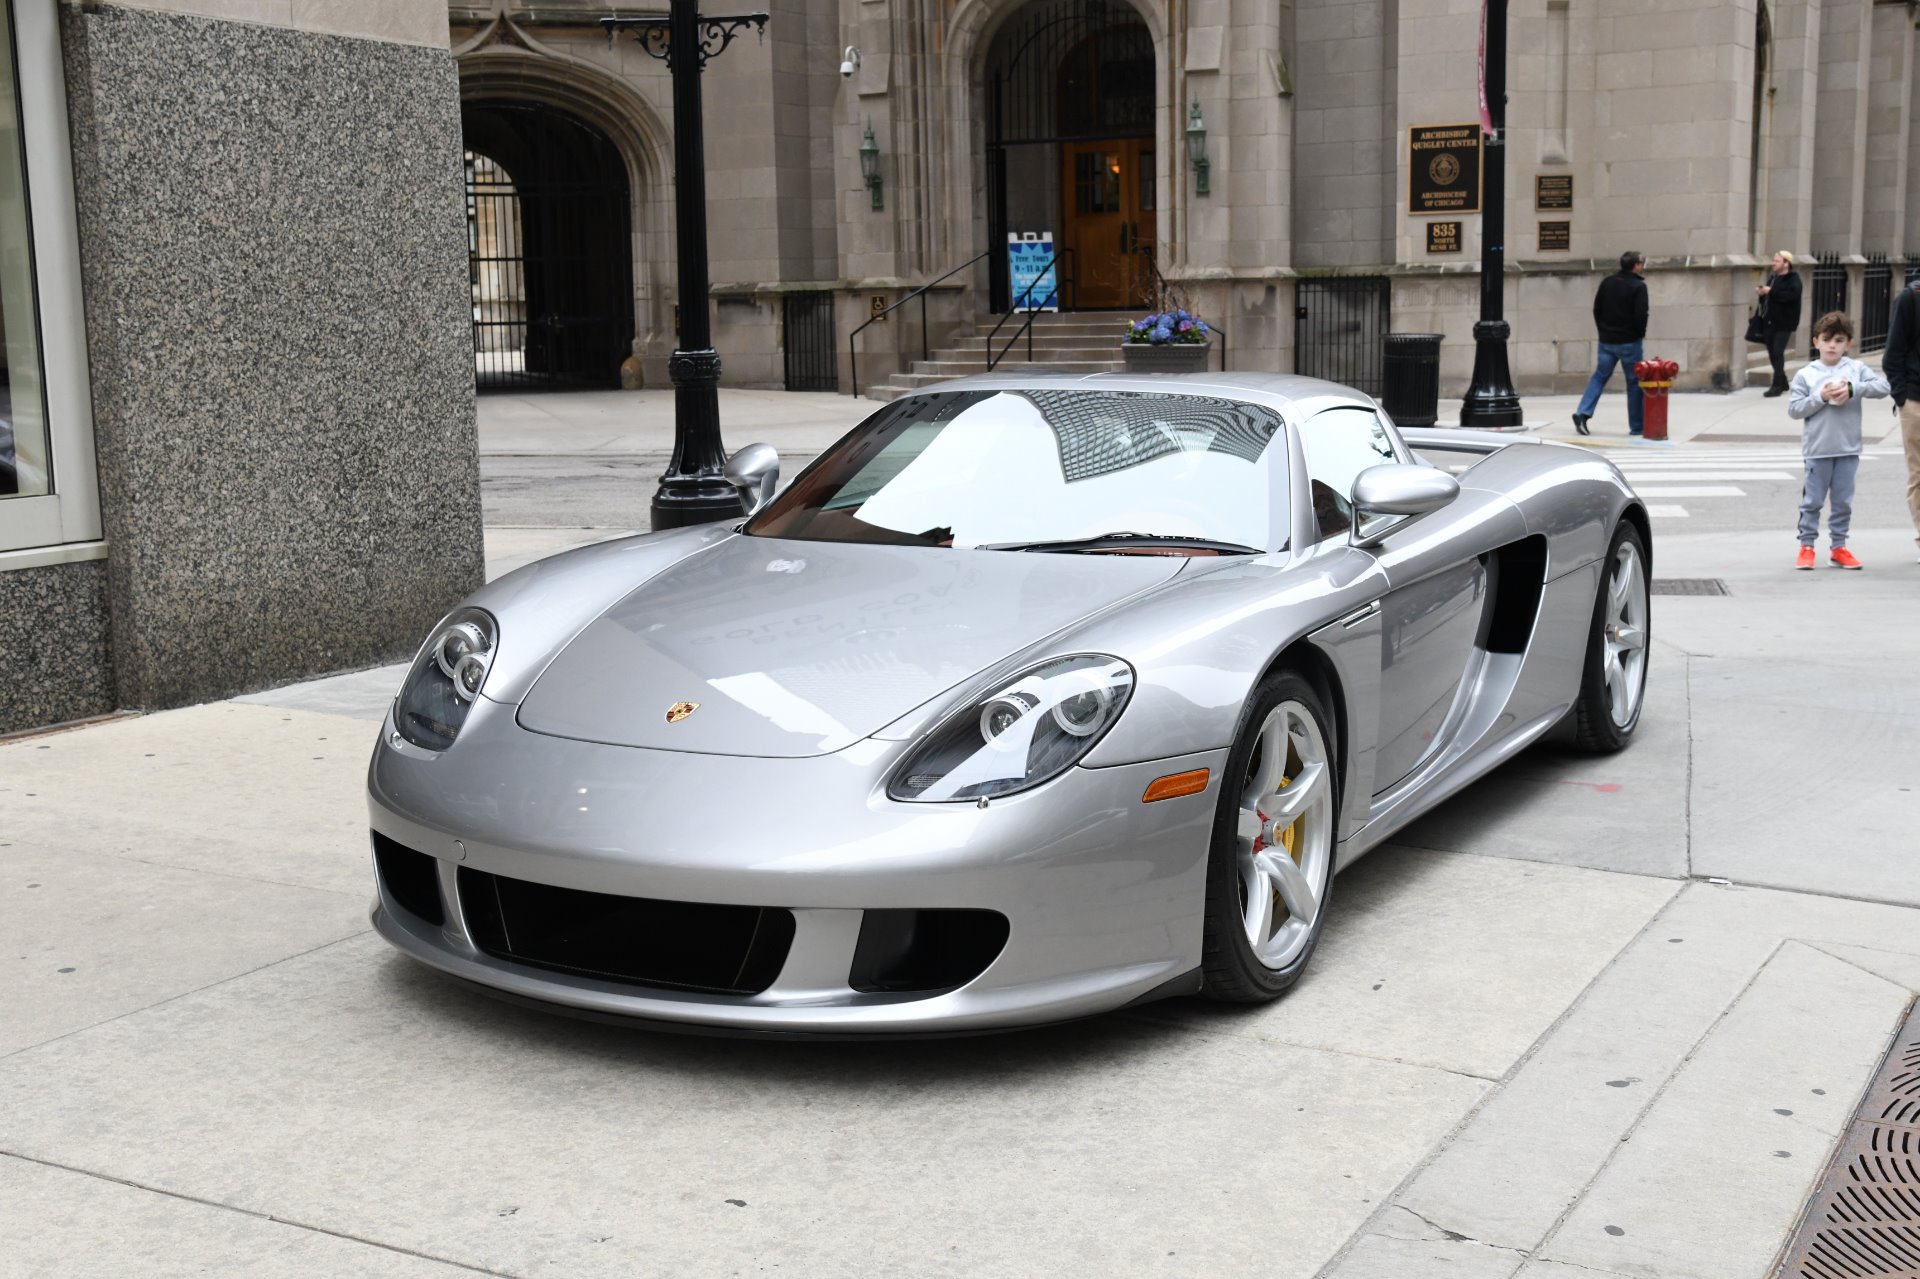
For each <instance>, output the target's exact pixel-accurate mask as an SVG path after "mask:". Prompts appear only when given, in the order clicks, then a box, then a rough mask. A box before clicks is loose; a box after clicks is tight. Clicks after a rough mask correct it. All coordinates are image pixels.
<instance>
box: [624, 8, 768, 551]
mask: <svg viewBox="0 0 1920 1279" xmlns="http://www.w3.org/2000/svg"><path fill="white" fill-rule="evenodd" d="M670 6H671V7H670V8H669V9H668V11H667V16H666V17H664V18H657V17H656V18H602V19H600V25H601V26H602V27H603V28H605V29H606V33H607V40H608V42H609V43H611V42H612V40H613V38H614V36H615V34H616V33H618V32H621V31H630V32H632V33H633V38H634V39H635V40H637V41H639V43H640V47H641V48H643V49H645V50H646V51H647V52H648V53H649V54H651V55H652V56H653V57H656V58H659V59H660V60H661V61H663V62H665V63H666V64H667V70H668V71H669V72H670V73H671V74H672V76H673V162H674V164H673V167H674V180H675V187H674V204H673V214H674V238H675V240H676V242H677V247H678V250H679V264H678V269H679V282H680V334H679V339H678V342H677V344H676V345H675V347H674V351H673V356H672V358H670V359H669V360H668V361H667V376H668V377H670V378H671V379H673V457H672V459H671V460H670V461H669V462H668V463H667V469H666V473H665V474H663V475H662V476H661V477H660V487H659V488H658V489H656V490H655V491H654V495H653V508H652V509H653V527H654V528H656V529H665V528H680V527H683V526H685V525H688V524H707V523H711V522H712V521H714V520H724V519H728V518H731V517H734V516H738V515H739V514H740V490H738V489H737V488H735V487H734V486H733V484H732V483H731V482H730V481H729V480H728V479H727V477H726V474H725V469H724V468H725V467H726V464H727V449H726V445H725V443H724V442H722V440H721V438H720V396H719V390H718V389H719V386H720V353H719V352H718V351H715V350H714V349H713V328H712V325H711V324H710V322H709V321H708V317H707V296H708V289H709V280H708V274H707V270H708V268H707V160H706V142H705V138H704V136H703V134H702V126H701V117H700V73H701V71H703V70H704V69H705V68H706V65H707V59H708V58H710V57H713V56H715V55H717V54H719V53H721V52H723V51H724V50H725V49H726V47H727V46H728V45H730V44H732V43H733V38H734V37H735V36H737V35H739V34H740V32H741V31H743V30H744V29H746V28H747V27H753V28H754V29H756V30H757V31H759V32H761V33H762V34H763V35H764V34H765V32H766V29H767V15H766V14H764V13H749V14H741V15H737V16H734V17H728V18H703V17H701V16H700V3H699V0H670ZM676 52H678V53H680V54H682V55H683V56H680V57H676V56H674V55H675V53H676Z"/></svg>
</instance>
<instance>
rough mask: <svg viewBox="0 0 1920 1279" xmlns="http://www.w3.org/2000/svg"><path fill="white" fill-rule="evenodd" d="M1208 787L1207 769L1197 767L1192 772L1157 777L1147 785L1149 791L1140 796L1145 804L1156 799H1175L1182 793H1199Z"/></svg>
mask: <svg viewBox="0 0 1920 1279" xmlns="http://www.w3.org/2000/svg"><path fill="white" fill-rule="evenodd" d="M1206 788H1207V770H1206V769H1204V768H1196V769H1194V770H1193V771H1192V772H1190V773H1169V774H1167V775H1166V776H1165V777H1156V778H1154V779H1153V782H1152V784H1151V785H1149V786H1148V787H1147V793H1146V794H1144V795H1142V796H1141V797H1140V802H1141V803H1143V804H1151V803H1152V802H1153V801H1154V800H1156V799H1174V798H1177V797H1178V796H1181V795H1198V794H1199V793H1200V792H1201V791H1203V790H1205V789H1206Z"/></svg>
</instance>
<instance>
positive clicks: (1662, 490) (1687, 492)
mask: <svg viewBox="0 0 1920 1279" xmlns="http://www.w3.org/2000/svg"><path fill="white" fill-rule="evenodd" d="M1633 491H1634V492H1636V493H1638V494H1639V495H1640V496H1641V497H1745V496H1746V495H1747V492H1746V490H1745V489H1740V488H1735V487H1734V486H1733V485H1731V484H1651V485H1648V486H1647V487H1645V488H1641V487H1640V486H1639V485H1637V484H1636V485H1635V486H1634V489H1633Z"/></svg>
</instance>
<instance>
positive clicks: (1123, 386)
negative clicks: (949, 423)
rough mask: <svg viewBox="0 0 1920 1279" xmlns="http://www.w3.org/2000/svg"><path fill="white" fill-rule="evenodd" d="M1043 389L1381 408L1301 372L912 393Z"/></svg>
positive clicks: (1017, 378)
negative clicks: (1216, 397) (1143, 393)
mask: <svg viewBox="0 0 1920 1279" xmlns="http://www.w3.org/2000/svg"><path fill="white" fill-rule="evenodd" d="M1043 389H1044V390H1053V391H1063V390H1081V391H1158V392H1160V393H1161V394H1165V395H1217V396H1223V397H1225V398H1228V399H1235V400H1246V401H1249V402H1251V403H1255V404H1265V405H1268V406H1269V407H1272V408H1277V409H1283V410H1284V409H1287V408H1293V409H1295V410H1297V412H1296V414H1295V416H1306V415H1308V414H1311V413H1317V412H1319V411H1321V410H1322V409H1328V408H1339V407H1343V406H1351V407H1355V408H1366V409H1372V408H1376V407H1378V406H1377V405H1376V404H1375V403H1374V401H1373V400H1372V398H1371V397H1369V396H1367V395H1366V394H1364V393H1363V392H1360V391H1356V390H1354V389H1353V388H1352V387H1350V386H1342V385H1341V384H1340V383H1338V382H1328V381H1326V380H1324V379H1322V378H1317V377H1302V376H1300V375H1299V374H1296V373H980V374H975V375H974V376H971V377H962V378H955V379H954V380H953V381H951V382H940V383H937V384H935V385H932V386H923V387H916V388H915V389H914V390H913V391H912V392H910V394H911V395H927V394H944V393H946V392H949V391H988V390H993V391H1018V390H1043ZM902 398H906V397H904V396H903V397H902Z"/></svg>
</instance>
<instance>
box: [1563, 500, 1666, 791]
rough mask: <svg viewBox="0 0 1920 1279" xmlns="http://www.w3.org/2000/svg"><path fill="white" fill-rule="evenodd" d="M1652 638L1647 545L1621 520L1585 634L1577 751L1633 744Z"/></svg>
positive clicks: (1576, 720)
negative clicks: (1584, 661) (1649, 644)
mask: <svg viewBox="0 0 1920 1279" xmlns="http://www.w3.org/2000/svg"><path fill="white" fill-rule="evenodd" d="M1651 635H1652V609H1651V604H1650V601H1649V599H1648V580H1647V548H1646V543H1645V542H1644V541H1642V540H1641V537H1640V530H1639V529H1636V528H1635V527H1634V526H1633V525H1632V524H1630V523H1628V522H1627V521H1625V520H1622V521H1621V522H1620V527H1618V528H1616V529H1615V530H1614V531H1613V542H1612V544H1611V545H1609V546H1608V548H1607V558H1606V559H1604V560H1602V561H1601V572H1600V591H1599V595H1598V597H1597V598H1596V599H1595V600H1594V602H1593V622H1592V624H1591V625H1590V626H1589V627H1588V630H1587V657H1586V663H1585V665H1584V667H1583V669H1582V672H1581V676H1580V699H1579V700H1578V701H1577V702H1575V703H1574V741H1575V743H1577V744H1578V745H1579V747H1580V749H1582V750H1585V751H1591V752H1593V753H1594V754H1597V755H1609V754H1612V753H1613V752H1614V751H1617V750H1620V749H1622V748H1623V747H1625V746H1626V744H1627V742H1628V741H1630V740H1631V739H1632V737H1633V730H1634V729H1635V728H1637V727H1639V724H1640V708H1641V705H1642V704H1643V703H1644V701H1645V700H1646V699H1645V693H1646V688H1647V658H1648V652H1649V650H1648V641H1649V638H1650V637H1651Z"/></svg>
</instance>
